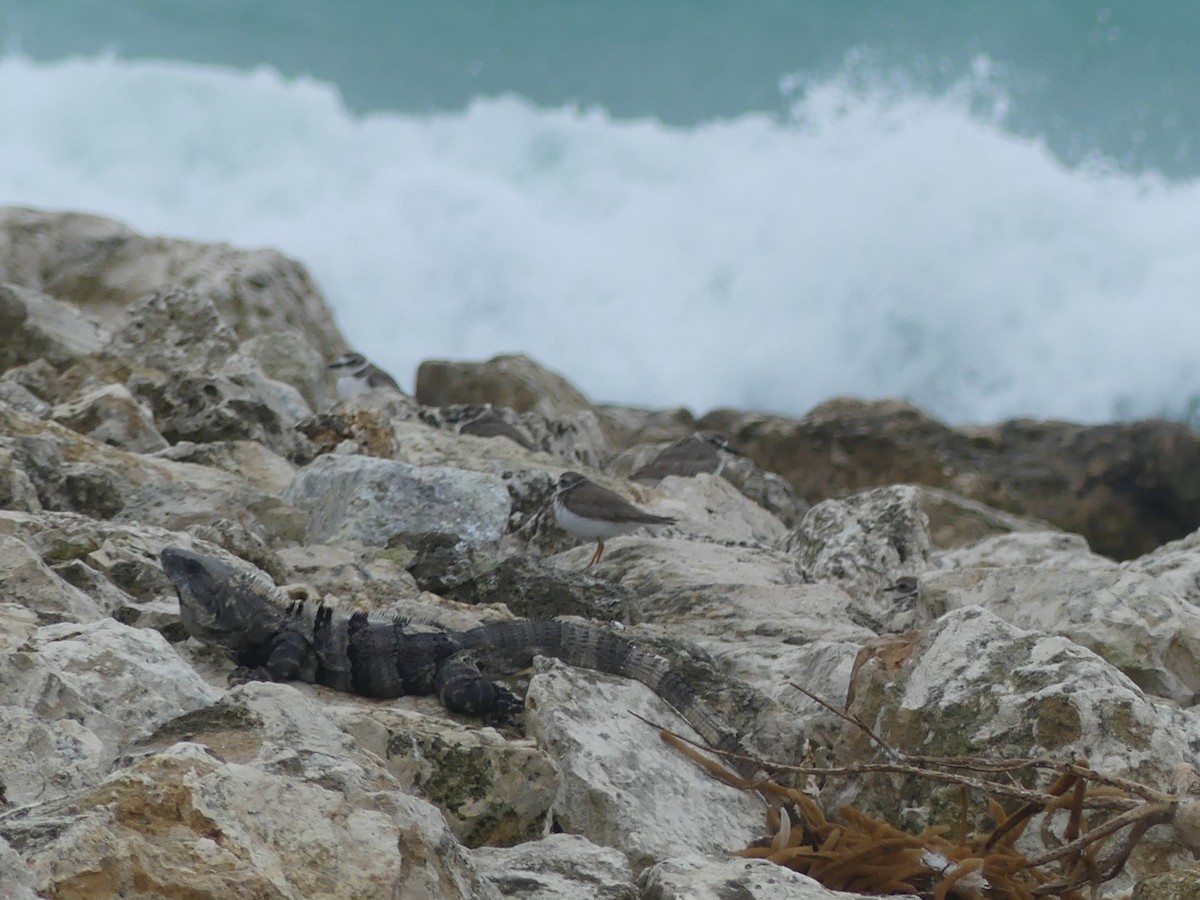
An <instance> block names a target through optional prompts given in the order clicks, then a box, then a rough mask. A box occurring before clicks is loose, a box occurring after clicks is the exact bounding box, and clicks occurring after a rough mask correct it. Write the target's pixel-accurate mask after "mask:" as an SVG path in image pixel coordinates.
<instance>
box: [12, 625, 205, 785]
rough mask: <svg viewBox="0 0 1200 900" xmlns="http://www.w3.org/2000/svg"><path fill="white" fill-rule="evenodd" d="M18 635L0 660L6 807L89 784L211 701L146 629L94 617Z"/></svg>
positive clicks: (187, 670) (184, 666)
mask: <svg viewBox="0 0 1200 900" xmlns="http://www.w3.org/2000/svg"><path fill="white" fill-rule="evenodd" d="M6 609H7V610H9V612H8V613H7V614H6V615H5V618H6V619H8V620H9V622H12V621H14V620H13V613H12V612H11V609H12V608H11V607H7V608H6ZM18 621H20V620H18ZM9 622H6V624H9ZM25 628H26V629H27V628H28V626H27V625H26V626H25ZM26 633H27V634H28V638H27V640H26V641H25V642H24V643H22V644H21V645H20V646H19V647H17V648H16V649H14V650H13V651H11V652H10V653H8V654H6V655H5V656H4V657H0V660H2V661H0V677H2V679H3V683H4V684H5V704H6V705H5V706H2V707H0V719H3V723H4V727H3V728H0V743H2V744H3V748H2V753H3V757H4V759H5V770H4V777H5V781H6V784H7V790H8V796H9V799H10V800H12V801H13V802H15V803H29V802H32V801H35V800H40V801H44V800H49V799H52V798H55V797H61V796H64V795H65V794H67V793H69V792H70V791H72V790H75V789H78V788H81V787H88V786H90V785H94V784H96V783H97V782H99V780H100V779H101V778H102V777H103V776H104V774H105V773H106V772H107V771H108V768H109V766H110V765H111V764H112V763H113V761H114V760H115V759H116V758H117V757H118V756H119V755H120V754H121V753H123V752H125V751H126V750H127V749H128V748H129V747H130V746H131V745H132V743H133V742H134V741H135V740H137V739H138V738H140V737H143V736H144V735H145V734H147V733H149V732H150V731H151V730H153V729H154V728H155V727H157V726H158V725H159V724H161V723H163V722H165V721H167V720H168V719H170V718H172V717H174V716H177V715H179V714H180V713H183V712H186V711H188V710H191V709H196V708H198V707H201V706H204V705H206V704H208V703H211V702H213V700H215V699H216V694H215V693H214V692H213V691H212V690H211V688H209V687H208V686H207V685H206V684H205V683H204V682H203V681H202V680H201V679H200V677H199V676H198V675H196V673H195V672H194V671H192V669H191V668H190V667H189V666H188V665H187V663H185V662H184V661H183V660H182V659H181V658H180V657H179V655H178V654H177V653H175V651H174V650H172V649H171V646H170V645H169V644H168V643H167V642H166V641H165V640H164V639H163V637H162V636H161V635H159V634H158V633H157V632H155V631H149V630H146V629H141V628H130V627H128V626H126V625H122V624H120V623H118V622H115V621H113V620H112V619H101V620H99V621H96V622H91V623H89V624H86V625H80V624H75V623H63V624H59V625H47V626H44V627H41V628H38V629H36V630H35V631H32V632H28V631H26Z"/></svg>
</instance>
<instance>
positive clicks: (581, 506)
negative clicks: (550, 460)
mask: <svg viewBox="0 0 1200 900" xmlns="http://www.w3.org/2000/svg"><path fill="white" fill-rule="evenodd" d="M554 518H555V520H556V521H557V522H558V524H559V525H560V526H561V527H562V529H563V530H564V531H566V532H567V533H568V534H571V535H573V536H575V537H577V538H579V539H580V540H584V541H596V542H597V543H596V552H595V553H594V554H593V555H592V559H591V562H589V563H588V566H593V565H595V564H596V563H598V562H599V561H600V557H601V556H602V555H603V554H604V542H605V540H607V539H608V538H611V537H616V536H617V535H618V534H626V533H628V532H630V531H633V530H635V529H637V528H640V527H641V526H643V525H672V524H674V522H675V520H674V519H673V518H671V517H670V516H656V515H653V514H652V513H648V512H646V511H645V510H644V509H638V508H637V507H636V506H634V505H633V504H632V503H630V502H629V501H628V500H626V499H625V498H624V497H622V496H620V495H619V494H615V493H613V492H612V491H610V490H609V489H608V488H604V487H601V486H600V485H598V484H596V483H595V482H594V481H589V480H588V479H587V478H585V477H583V476H582V475H580V474H579V473H578V472H563V474H562V477H561V478H559V479H558V487H557V489H556V490H555V493H554Z"/></svg>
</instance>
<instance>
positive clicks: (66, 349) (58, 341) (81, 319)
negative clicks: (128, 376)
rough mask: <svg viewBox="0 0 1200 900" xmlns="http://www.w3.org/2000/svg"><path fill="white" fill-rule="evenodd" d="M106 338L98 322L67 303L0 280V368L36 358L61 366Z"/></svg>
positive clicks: (101, 344) (94, 347) (98, 345)
mask: <svg viewBox="0 0 1200 900" xmlns="http://www.w3.org/2000/svg"><path fill="white" fill-rule="evenodd" d="M2 280H3V279H0V282H2ZM106 338H107V332H106V330H105V329H104V328H103V327H102V326H101V325H100V324H99V323H98V322H96V321H95V320H94V319H92V318H90V317H88V316H86V315H84V314H83V313H81V312H80V311H79V310H78V309H77V308H76V307H75V306H72V305H71V304H70V303H64V302H62V301H61V300H56V299H55V298H54V297H50V296H47V295H46V294H43V293H41V292H39V291H36V290H30V289H28V288H24V287H20V286H19V285H16V284H4V283H0V372H2V371H4V370H5V369H10V368H12V367H13V366H19V365H23V364H26V363H31V362H35V361H37V360H45V361H46V362H47V363H49V364H50V365H51V366H54V367H55V368H60V369H61V368H65V367H67V366H69V365H70V364H71V363H73V362H75V361H76V360H77V359H79V358H80V357H83V356H88V355H90V354H92V353H96V352H97V351H98V350H99V349H100V348H101V346H103V344H104V341H105V340H106Z"/></svg>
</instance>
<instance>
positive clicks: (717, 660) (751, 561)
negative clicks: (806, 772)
mask: <svg viewBox="0 0 1200 900" xmlns="http://www.w3.org/2000/svg"><path fill="white" fill-rule="evenodd" d="M627 541H628V542H630V543H626V542H627ZM636 541H637V539H636V538H628V539H623V540H620V541H613V542H612V543H613V547H612V549H611V550H609V551H606V552H605V555H604V558H603V559H602V560H601V561H600V563H598V564H597V565H596V566H594V567H593V569H592V570H591V571H593V572H594V571H596V570H600V571H599V574H600V575H601V576H602V577H604V578H606V579H608V580H611V581H612V582H613V583H615V584H617V585H619V586H620V588H621V589H622V590H623V591H624V592H625V594H626V595H627V596H629V597H630V598H631V600H630V602H629V605H630V606H631V607H632V610H633V620H634V621H639V622H642V623H644V624H642V625H640V626H639V627H638V628H637V629H636V630H635V631H634V634H635V635H636V636H637V637H638V638H640V639H643V640H644V639H646V638H647V637H650V636H652V635H655V636H667V635H669V636H670V637H671V638H672V639H673V641H667V642H666V645H662V646H656V648H655V649H656V650H657V651H658V652H659V653H662V654H664V655H666V656H668V658H670V659H671V660H672V663H673V664H675V665H677V666H678V667H679V668H681V669H682V670H683V671H685V672H687V673H688V676H689V678H690V679H692V680H693V682H694V683H695V684H697V686H698V687H702V686H704V685H706V684H711V682H712V681H713V674H714V672H719V673H720V678H719V679H718V684H720V685H721V686H720V687H719V688H717V691H718V693H717V694H716V695H712V694H707V692H706V696H707V698H708V699H709V702H710V703H712V704H713V705H714V706H716V707H717V708H718V709H719V710H720V712H721V713H722V714H723V715H725V716H726V717H727V718H728V719H729V720H730V721H731V722H733V723H734V724H735V726H737V727H738V729H739V730H741V731H748V732H753V733H754V735H755V740H754V743H755V744H757V745H758V746H761V747H765V748H769V750H768V755H770V756H771V757H772V758H775V759H779V758H780V757H781V756H784V755H787V754H789V753H793V752H797V753H798V752H799V746H798V745H799V742H800V741H802V739H803V734H804V733H805V731H806V730H807V729H808V728H809V727H810V726H811V725H813V724H815V723H823V722H824V721H825V720H826V719H827V717H828V715H829V714H828V713H827V712H825V711H820V710H817V709H814V708H813V707H812V705H811V704H810V703H809V702H808V701H807V700H806V699H805V698H803V697H801V696H800V695H799V693H798V692H797V691H796V690H795V689H794V688H792V687H790V685H789V682H793V681H794V682H797V683H800V684H803V685H804V686H806V687H808V688H810V689H811V690H814V691H816V692H817V693H818V694H819V695H820V696H822V697H824V698H826V699H829V700H833V701H834V702H836V701H837V699H838V698H840V697H844V696H845V695H846V690H847V686H848V684H849V678H850V669H851V666H852V664H853V661H854V657H855V655H856V654H857V653H858V649H859V646H860V645H861V643H862V642H863V641H866V640H869V639H870V638H873V637H874V636H875V635H874V632H873V631H872V630H870V629H869V628H868V627H866V626H865V625H864V624H862V622H861V621H857V620H858V619H861V616H860V615H859V613H858V612H857V605H856V603H855V601H854V600H852V598H850V597H849V596H847V594H846V593H845V592H844V591H842V590H841V589H840V588H838V587H837V586H836V585H832V584H825V583H819V584H808V583H805V581H804V578H803V576H802V575H801V574H800V572H799V571H798V569H797V568H796V563H795V560H794V559H793V558H792V557H790V556H788V555H787V554H784V553H782V552H779V551H770V550H765V549H762V548H751V547H733V546H722V545H717V544H700V543H696V542H694V541H684V540H661V539H659V540H653V541H641V542H636ZM576 552H577V551H572V552H571V553H569V554H562V555H560V556H558V557H556V558H555V559H554V560H553V562H555V563H556V564H558V565H560V566H561V567H564V568H565V567H567V565H568V560H569V559H572V558H573V559H574V560H575V562H574V566H573V568H578V567H579V566H581V565H582V562H581V561H579V560H581V559H583V558H584V557H585V556H586V551H585V552H584V554H583V555H582V556H575V555H574V554H575V553H576ZM680 640H685V641H687V642H688V643H689V645H692V646H694V647H695V648H696V649H697V650H699V651H701V652H703V653H705V654H707V656H708V659H709V661H710V662H709V666H708V667H709V671H708V672H706V671H705V666H704V665H697V664H696V661H695V660H686V659H682V658H680V657H679V656H677V655H676V654H675V653H674V652H672V649H671V647H670V646H669V645H670V644H671V643H676V644H677V643H678V642H679V641H680Z"/></svg>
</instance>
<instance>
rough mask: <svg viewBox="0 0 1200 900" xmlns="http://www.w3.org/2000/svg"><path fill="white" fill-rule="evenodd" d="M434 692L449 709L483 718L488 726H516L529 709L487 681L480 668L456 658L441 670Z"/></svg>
mask: <svg viewBox="0 0 1200 900" xmlns="http://www.w3.org/2000/svg"><path fill="white" fill-rule="evenodd" d="M433 689H434V690H435V691H437V695H438V699H439V700H441V701H442V706H444V707H446V709H448V710H450V711H451V712H457V713H466V714H468V715H472V716H482V717H483V719H484V720H485V721H488V722H501V723H505V724H514V723H515V722H516V715H517V713H519V712H520V711H521V710H522V709H524V708H525V703H524V701H522V700H521V698H520V697H518V696H517V695H516V694H514V693H513V692H512V691H510V690H508V689H507V688H504V687H501V686H500V685H498V684H496V683H495V682H494V681H489V680H488V679H486V678H484V677H483V675H481V674H480V672H479V668H478V666H476V665H475V663H474V662H472V661H471V660H470V659H469V658H467V657H463V656H452V657H450V658H449V659H447V660H446V661H445V662H443V663H442V664H441V665H440V666H439V667H438V671H437V675H436V676H435V677H434V680H433Z"/></svg>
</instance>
